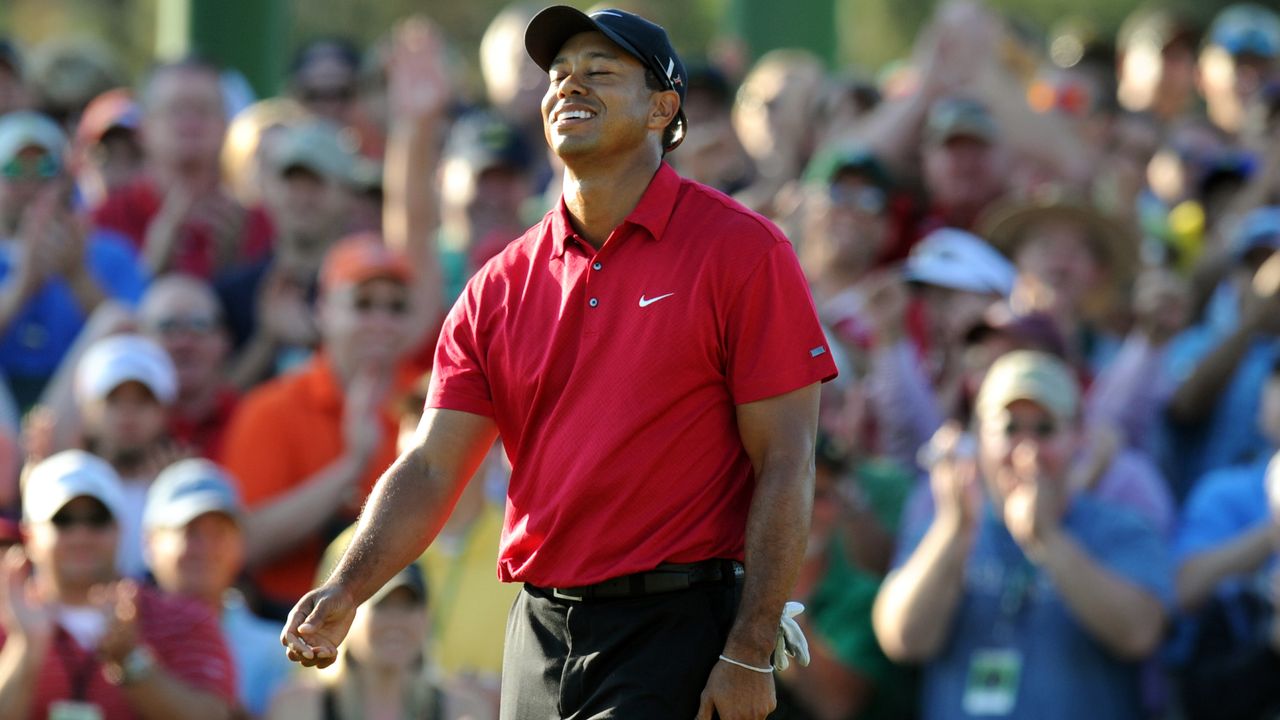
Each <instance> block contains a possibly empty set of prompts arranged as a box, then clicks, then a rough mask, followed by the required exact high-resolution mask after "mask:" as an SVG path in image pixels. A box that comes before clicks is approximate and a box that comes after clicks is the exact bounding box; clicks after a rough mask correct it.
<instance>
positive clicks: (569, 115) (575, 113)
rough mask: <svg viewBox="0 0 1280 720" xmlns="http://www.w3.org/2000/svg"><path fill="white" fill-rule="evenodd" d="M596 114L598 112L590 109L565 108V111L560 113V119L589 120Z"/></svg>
mask: <svg viewBox="0 0 1280 720" xmlns="http://www.w3.org/2000/svg"><path fill="white" fill-rule="evenodd" d="M595 116H596V114H595V113H593V112H591V111H590V110H565V111H564V112H562V113H560V115H559V119H560V120H589V119H591V118H593V117H595Z"/></svg>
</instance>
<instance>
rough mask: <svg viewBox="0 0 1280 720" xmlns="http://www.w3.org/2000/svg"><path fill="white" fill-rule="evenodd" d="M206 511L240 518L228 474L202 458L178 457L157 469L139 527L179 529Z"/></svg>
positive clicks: (233, 489) (238, 504)
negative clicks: (161, 468) (159, 471)
mask: <svg viewBox="0 0 1280 720" xmlns="http://www.w3.org/2000/svg"><path fill="white" fill-rule="evenodd" d="M209 512H220V513H223V514H225V515H228V516H230V517H231V518H232V519H233V520H236V521H237V522H238V521H239V520H240V518H241V508H240V496H239V495H238V494H237V493H236V489H235V485H234V484H232V482H231V477H230V476H229V475H227V473H226V471H225V470H223V469H222V468H221V467H219V466H218V465H216V464H214V463H212V462H209V461H208V460H205V459H203V458H191V459H188V460H180V461H178V462H176V463H174V464H172V465H170V466H169V467H167V468H165V469H164V470H163V471H161V473H160V474H159V475H157V476H156V479H155V482H153V483H152V484H151V489H150V490H148V491H147V507H146V510H145V511H144V512H143V514H142V527H143V529H145V530H153V529H155V528H181V527H183V526H185V525H186V524H187V523H189V522H191V521H192V520H195V519H196V518H198V517H200V516H201V515H204V514H205V513H209Z"/></svg>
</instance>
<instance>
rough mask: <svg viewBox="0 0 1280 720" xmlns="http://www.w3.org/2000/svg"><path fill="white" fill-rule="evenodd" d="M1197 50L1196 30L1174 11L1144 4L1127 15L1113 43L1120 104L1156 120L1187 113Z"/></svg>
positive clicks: (1193, 94) (1192, 94) (1192, 98)
mask: <svg viewBox="0 0 1280 720" xmlns="http://www.w3.org/2000/svg"><path fill="white" fill-rule="evenodd" d="M1199 46H1200V36H1199V32H1198V31H1197V29H1196V28H1195V26H1194V25H1193V24H1192V23H1191V21H1190V20H1189V19H1188V18H1186V17H1183V16H1182V15H1181V14H1180V13H1179V12H1178V11H1177V10H1174V9H1172V8H1168V7H1161V6H1158V5H1146V6H1143V7H1141V8H1139V9H1137V10H1135V11H1133V12H1132V13H1130V14H1129V16H1128V17H1127V18H1125V21H1124V24H1123V25H1121V26H1120V33H1119V37H1118V39H1117V41H1116V56H1117V57H1116V64H1117V75H1118V80H1119V87H1118V89H1117V93H1116V95H1117V98H1118V99H1119V101H1120V104H1121V105H1122V106H1123V107H1124V108H1125V109H1126V110H1129V111H1131V112H1149V113H1151V114H1152V115H1153V116H1154V117H1156V118H1158V119H1159V120H1160V121H1161V122H1168V121H1170V120H1173V119H1175V118H1177V117H1179V116H1180V115H1182V114H1184V113H1186V112H1188V111H1189V110H1191V109H1192V108H1193V107H1194V105H1195V102H1196V51H1197V49H1198V48H1199Z"/></svg>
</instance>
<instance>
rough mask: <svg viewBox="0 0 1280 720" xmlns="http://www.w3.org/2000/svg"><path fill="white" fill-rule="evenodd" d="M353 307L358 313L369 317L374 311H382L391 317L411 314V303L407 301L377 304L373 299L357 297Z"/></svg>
mask: <svg viewBox="0 0 1280 720" xmlns="http://www.w3.org/2000/svg"><path fill="white" fill-rule="evenodd" d="M352 306H353V307H354V308H355V309H356V312H358V313H360V314H361V315H368V314H369V313H371V312H373V311H374V310H381V311H382V312H385V313H387V314H389V315H394V316H396V317H400V316H402V315H406V314H408V312H409V303H408V302H407V301H405V300H391V301H389V302H377V301H375V300H374V299H373V298H367V297H357V298H356V299H355V300H354V301H352Z"/></svg>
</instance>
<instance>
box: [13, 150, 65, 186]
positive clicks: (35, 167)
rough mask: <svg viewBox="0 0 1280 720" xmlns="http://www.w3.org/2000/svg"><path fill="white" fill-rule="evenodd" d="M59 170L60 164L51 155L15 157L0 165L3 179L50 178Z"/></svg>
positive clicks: (60, 168) (56, 175) (55, 175)
mask: <svg viewBox="0 0 1280 720" xmlns="http://www.w3.org/2000/svg"><path fill="white" fill-rule="evenodd" d="M61 171H62V166H61V165H59V164H58V161H57V160H55V159H54V158H53V156H52V155H40V156H38V157H28V158H22V157H15V158H13V159H11V160H10V161H9V162H7V163H5V164H4V165H3V166H0V175H4V179H5V180H52V179H53V178H56V177H58V173H60V172H61Z"/></svg>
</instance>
